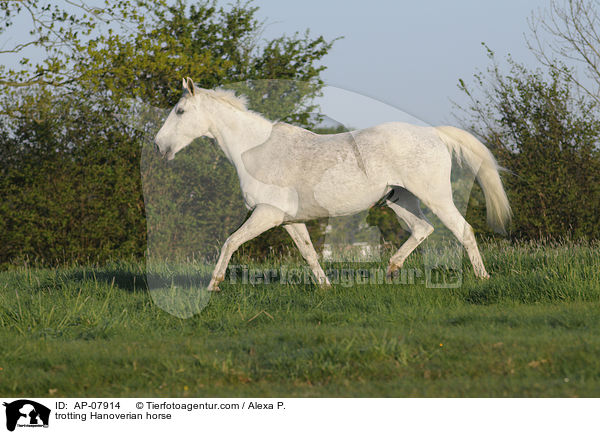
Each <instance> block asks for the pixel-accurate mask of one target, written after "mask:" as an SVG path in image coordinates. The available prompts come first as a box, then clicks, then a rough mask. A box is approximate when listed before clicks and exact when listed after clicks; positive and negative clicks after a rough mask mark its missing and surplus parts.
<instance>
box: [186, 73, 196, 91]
mask: <svg viewBox="0 0 600 434" xmlns="http://www.w3.org/2000/svg"><path fill="white" fill-rule="evenodd" d="M186 84H187V90H188V92H189V93H190V95H195V92H196V91H195V90H194V82H193V81H192V79H191V78H190V77H188V78H187V83H186Z"/></svg>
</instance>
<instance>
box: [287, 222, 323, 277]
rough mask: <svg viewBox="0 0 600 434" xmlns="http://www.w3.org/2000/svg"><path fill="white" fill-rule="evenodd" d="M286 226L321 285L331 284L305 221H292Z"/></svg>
mask: <svg viewBox="0 0 600 434" xmlns="http://www.w3.org/2000/svg"><path fill="white" fill-rule="evenodd" d="M284 228H285V229H286V230H287V231H288V233H289V234H290V236H291V237H292V240H294V243H296V247H298V250H300V253H301V254H302V257H304V259H305V260H306V262H308V265H309V267H310V269H311V270H312V272H313V274H314V275H315V278H316V279H317V282H318V283H319V285H322V286H331V283H330V282H329V279H328V278H327V276H326V275H325V272H324V271H323V269H322V268H321V265H320V264H319V257H318V255H317V252H316V251H315V248H314V247H313V244H312V241H311V240H310V235H309V234H308V230H307V229H306V225H305V224H304V223H292V224H289V225H285V226H284Z"/></svg>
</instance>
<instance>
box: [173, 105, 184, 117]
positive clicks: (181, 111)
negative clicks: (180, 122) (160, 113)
mask: <svg viewBox="0 0 600 434" xmlns="http://www.w3.org/2000/svg"><path fill="white" fill-rule="evenodd" d="M183 112H184V110H183V109H182V108H181V107H178V108H177V110H175V113H176V114H178V115H182V114H183Z"/></svg>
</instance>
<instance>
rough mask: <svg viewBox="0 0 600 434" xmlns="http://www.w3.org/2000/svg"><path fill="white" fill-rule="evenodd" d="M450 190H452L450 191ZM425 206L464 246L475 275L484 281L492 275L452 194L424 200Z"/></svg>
mask: <svg viewBox="0 0 600 434" xmlns="http://www.w3.org/2000/svg"><path fill="white" fill-rule="evenodd" d="M449 190H450V189H449ZM423 202H424V203H425V205H427V206H428V207H429V209H431V211H433V212H434V213H435V215H437V216H438V217H439V219H440V220H441V221H442V223H444V225H446V227H447V228H448V229H450V231H451V232H452V233H453V234H454V236H455V237H456V238H457V239H458V241H460V243H461V244H462V245H463V246H464V248H465V250H466V251H467V254H468V255H469V259H470V260H471V264H472V265H473V271H474V272H475V275H476V276H477V277H479V278H482V279H487V278H489V277H490V275H489V274H488V273H487V271H485V266H484V265H483V260H482V259H481V254H480V253H479V248H478V247H477V241H476V240H475V234H474V232H473V228H472V227H471V225H470V224H469V223H468V222H467V221H466V220H465V218H464V217H463V216H462V214H461V213H460V212H459V211H458V209H456V205H454V202H453V201H452V192H451V191H449V193H448V194H445V195H440V196H436V197H435V200H430V199H429V200H427V202H426V201H425V200H423Z"/></svg>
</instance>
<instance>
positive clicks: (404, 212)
mask: <svg viewBox="0 0 600 434" xmlns="http://www.w3.org/2000/svg"><path fill="white" fill-rule="evenodd" d="M386 202H387V205H388V206H389V207H390V208H391V209H392V210H393V211H394V212H395V213H396V215H397V216H398V219H402V220H404V222H406V224H407V225H408V228H409V230H410V237H409V238H408V240H406V241H405V242H404V244H402V246H401V247H400V248H399V249H398V251H397V252H396V253H395V254H394V256H392V257H391V258H390V265H389V267H388V269H387V275H388V277H389V276H391V275H392V273H393V272H394V271H396V270H397V269H399V268H401V267H402V265H403V264H404V261H405V260H406V258H407V257H408V255H410V254H411V253H412V251H413V250H415V249H416V248H417V246H418V245H419V244H421V243H422V242H423V240H425V238H427V237H428V236H429V235H430V234H431V233H432V232H433V226H431V224H430V223H429V222H428V221H427V219H426V218H425V216H424V215H423V211H421V207H420V206H419V199H417V197H416V196H415V195H414V194H412V193H411V192H409V191H408V190H406V189H404V188H400V187H396V188H394V191H393V193H392V195H391V196H390V198H389V199H387V201H386Z"/></svg>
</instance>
